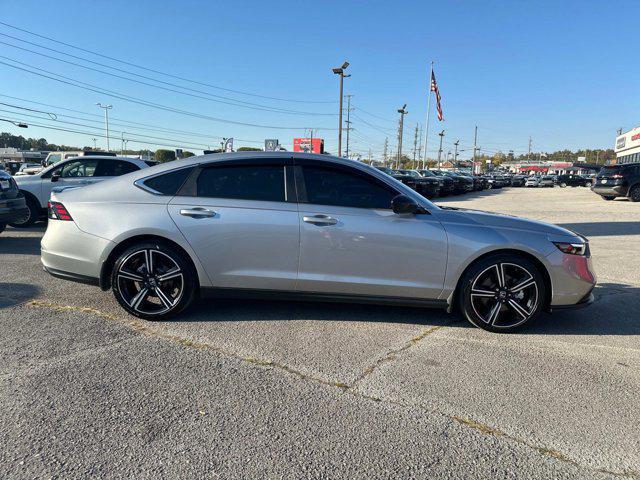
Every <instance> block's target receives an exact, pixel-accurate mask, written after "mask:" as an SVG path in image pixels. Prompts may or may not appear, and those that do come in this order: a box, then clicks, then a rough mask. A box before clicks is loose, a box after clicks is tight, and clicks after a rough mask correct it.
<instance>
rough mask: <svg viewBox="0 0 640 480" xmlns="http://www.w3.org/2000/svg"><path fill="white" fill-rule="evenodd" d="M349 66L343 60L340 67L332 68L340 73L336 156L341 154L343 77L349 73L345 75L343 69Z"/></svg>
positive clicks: (337, 73)
mask: <svg viewBox="0 0 640 480" xmlns="http://www.w3.org/2000/svg"><path fill="white" fill-rule="evenodd" d="M348 66H349V62H344V63H343V64H342V66H341V67H336V68H333V69H332V71H333V73H334V74H336V75H340V110H339V111H338V156H339V157H341V156H342V98H343V91H344V89H343V84H344V79H345V78H347V77H350V76H351V75H345V74H344V71H345V70H346V69H347V67H348Z"/></svg>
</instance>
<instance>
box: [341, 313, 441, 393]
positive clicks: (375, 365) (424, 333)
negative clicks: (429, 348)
mask: <svg viewBox="0 0 640 480" xmlns="http://www.w3.org/2000/svg"><path fill="white" fill-rule="evenodd" d="M441 328H442V325H438V326H432V327H429V328H425V329H424V330H422V332H420V334H418V335H416V336H415V337H413V338H412V339H411V340H409V341H408V342H407V343H405V344H404V345H403V346H402V347H400V348H397V349H395V350H391V351H389V352H388V353H387V354H386V355H385V356H383V357H380V358H379V359H378V360H376V361H375V362H374V363H372V364H371V365H369V366H368V367H367V368H365V369H364V370H363V371H362V373H361V374H360V375H358V376H357V377H356V379H355V380H354V381H353V383H352V384H351V388H353V387H355V386H356V385H357V384H358V383H360V382H361V381H362V380H364V379H365V378H367V377H368V376H369V375H371V374H372V373H373V372H375V371H376V370H377V369H378V368H380V367H381V366H382V365H384V364H385V363H389V362H392V361H393V360H396V359H397V358H398V355H400V354H401V353H402V352H404V351H406V350H408V349H410V348H411V347H413V346H414V345H416V344H417V343H418V342H420V341H421V340H422V339H423V338H424V337H426V336H427V335H429V334H431V333H433V332H435V331H436V330H439V329H441Z"/></svg>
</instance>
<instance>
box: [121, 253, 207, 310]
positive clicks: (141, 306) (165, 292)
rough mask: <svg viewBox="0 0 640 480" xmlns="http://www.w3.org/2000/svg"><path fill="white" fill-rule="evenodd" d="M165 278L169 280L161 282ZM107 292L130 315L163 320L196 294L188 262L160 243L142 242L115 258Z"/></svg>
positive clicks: (193, 269) (195, 281) (192, 268)
mask: <svg viewBox="0 0 640 480" xmlns="http://www.w3.org/2000/svg"><path fill="white" fill-rule="evenodd" d="M148 258H151V261H150V262H148V260H147V259H148ZM147 263H151V265H152V270H153V272H152V275H148V274H147V271H146V266H147ZM176 268H177V269H178V270H175V269H176ZM165 276H169V277H170V278H168V279H166V280H162V277H165ZM138 279H139V280H138ZM111 290H112V291H113V295H114V296H115V297H116V300H117V301H118V303H119V304H120V305H121V306H122V308H124V309H125V310H126V311H127V312H129V313H130V314H131V315H134V316H136V317H139V318H144V319H145V320H165V319H168V318H171V317H173V316H175V315H178V314H179V313H180V312H182V311H183V310H185V309H186V308H187V307H189V305H191V303H192V302H193V300H194V298H195V297H196V293H197V291H198V279H197V272H196V270H195V268H194V266H193V263H192V262H191V259H189V258H188V256H186V255H185V254H184V253H183V252H182V251H180V250H178V249H177V248H175V247H173V246H171V245H169V244H166V243H164V242H143V243H139V244H137V245H133V246H131V247H129V248H127V249H126V250H125V251H124V252H122V253H121V254H120V255H119V256H118V258H117V259H116V261H115V263H114V266H113V271H112V273H111ZM143 290H146V291H147V293H143ZM163 297H164V298H163Z"/></svg>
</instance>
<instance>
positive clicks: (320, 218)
mask: <svg viewBox="0 0 640 480" xmlns="http://www.w3.org/2000/svg"><path fill="white" fill-rule="evenodd" d="M302 221H303V222H307V223H311V224H312V225H318V226H322V225H335V224H336V223H338V220H336V219H335V218H333V217H330V216H329V215H313V216H311V217H308V216H306V215H305V216H304V217H302Z"/></svg>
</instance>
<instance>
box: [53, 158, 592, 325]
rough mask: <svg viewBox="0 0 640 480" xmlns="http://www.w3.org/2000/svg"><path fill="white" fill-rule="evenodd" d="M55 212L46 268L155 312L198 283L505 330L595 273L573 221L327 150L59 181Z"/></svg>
mask: <svg viewBox="0 0 640 480" xmlns="http://www.w3.org/2000/svg"><path fill="white" fill-rule="evenodd" d="M48 217H49V223H48V227H47V231H46V234H45V236H44V238H43V239H42V263H43V265H44V269H45V270H46V271H47V272H49V273H50V274H52V275H54V276H57V277H61V278H65V279H68V280H75V281H80V282H85V283H91V284H95V285H98V286H99V287H100V288H102V289H103V290H108V289H111V290H112V291H113V294H114V295H115V298H116V299H117V301H118V302H119V304H120V305H121V306H122V307H123V308H124V309H125V310H126V311H127V312H129V313H130V314H132V315H135V316H137V317H141V318H144V319H148V320H160V319H166V318H169V317H171V316H174V315H177V314H178V313H180V312H182V311H183V310H185V309H186V308H187V307H188V306H189V305H190V304H191V303H192V302H193V301H194V299H195V298H196V297H198V296H199V295H203V296H204V295H213V296H222V297H239V296H243V297H247V296H248V297H256V296H261V297H265V296H266V297H267V298H282V297H284V296H286V297H287V298H291V297H294V298H300V299H313V300H328V301H349V302H365V303H387V304H398V305H412V306H427V307H439V308H443V309H446V310H448V311H453V310H455V311H459V312H461V313H462V315H463V316H464V317H465V318H467V319H468V320H469V321H470V322H471V323H473V324H474V325H476V326H478V327H481V328H484V329H486V330H490V331H496V332H506V331H512V330H514V329H516V328H518V327H521V326H523V325H524V324H526V323H527V322H529V321H531V320H532V319H534V318H535V317H537V316H538V315H539V314H540V312H542V311H551V310H556V309H561V308H570V307H577V306H584V305H587V304H589V303H591V302H592V301H593V294H592V289H593V287H594V285H595V283H596V278H595V275H594V273H593V269H592V266H591V258H590V252H589V243H588V241H587V239H586V238H584V237H582V236H580V235H578V234H576V233H573V232H571V231H569V230H566V229H564V228H560V227H557V226H554V225H550V224H546V223H542V222H537V221H531V220H525V219H520V218H516V217H510V216H504V215H497V214H492V213H486V212H480V211H472V210H463V209H456V208H445V207H439V206H437V205H435V204H434V203H432V202H430V201H429V200H427V199H426V198H424V197H422V196H421V195H420V194H419V193H417V192H415V191H414V190H412V189H411V188H409V187H407V186H406V185H404V184H402V183H401V182H399V181H397V180H395V179H394V178H392V177H390V176H389V175H386V174H385V173H383V172H381V171H378V170H376V169H375V168H372V167H370V166H368V165H365V164H362V163H359V162H355V161H351V160H347V159H342V158H335V157H330V156H327V155H313V154H298V153H284V152H273V153H266V152H256V153H230V154H213V155H205V156H200V157H191V158H189V159H184V160H178V161H174V162H170V163H166V164H162V165H158V166H155V167H151V168H147V169H143V170H140V171H137V172H133V173H129V174H127V175H123V176H121V177H117V178H113V179H110V180H107V181H104V182H101V183H97V184H94V185H89V186H87V187H85V188H81V189H71V190H66V191H62V192H54V193H53V194H52V196H51V200H50V202H49V205H48ZM213 308H215V307H213Z"/></svg>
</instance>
